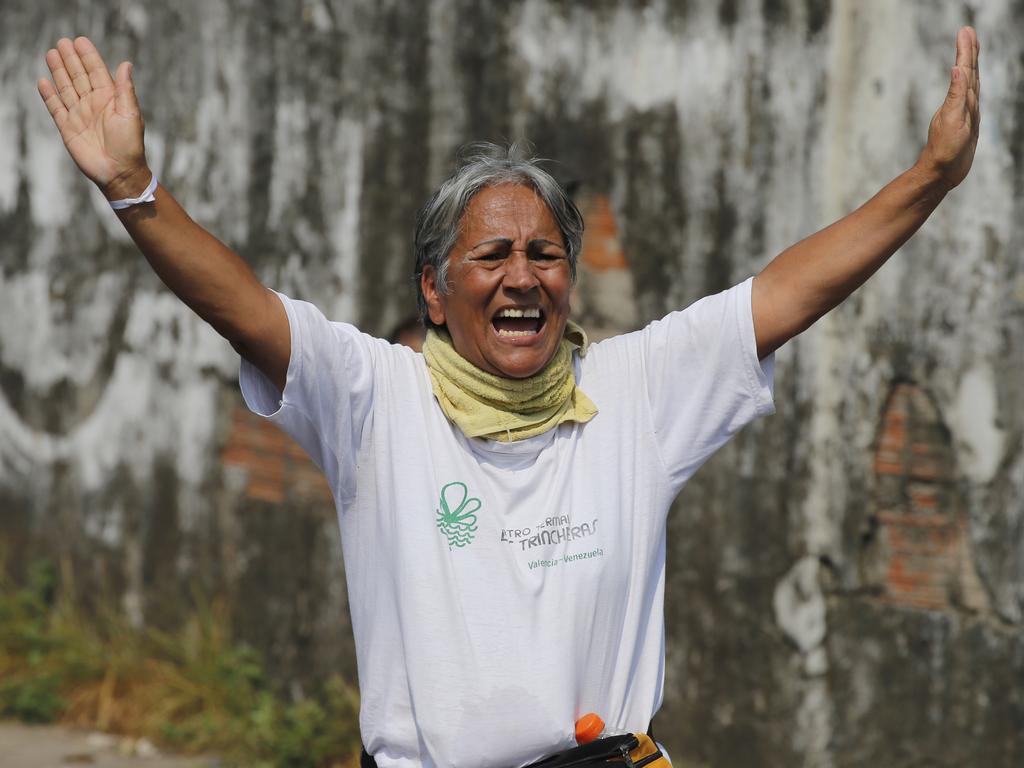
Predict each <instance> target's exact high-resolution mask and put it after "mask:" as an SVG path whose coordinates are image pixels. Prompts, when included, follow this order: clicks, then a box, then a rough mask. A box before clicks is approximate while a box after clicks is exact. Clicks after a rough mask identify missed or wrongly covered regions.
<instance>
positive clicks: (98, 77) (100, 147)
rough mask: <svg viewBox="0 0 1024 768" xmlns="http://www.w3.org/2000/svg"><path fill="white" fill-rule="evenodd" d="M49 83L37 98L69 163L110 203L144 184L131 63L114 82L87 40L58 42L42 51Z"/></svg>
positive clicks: (146, 173) (147, 176) (140, 124)
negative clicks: (46, 112) (48, 117)
mask: <svg viewBox="0 0 1024 768" xmlns="http://www.w3.org/2000/svg"><path fill="white" fill-rule="evenodd" d="M46 64H47V66H49V68H50V75H51V76H52V77H53V82H50V81H49V80H46V79H45V78H44V79H41V80H40V81H39V83H38V87H39V95H40V96H41V97H42V99H43V102H44V103H45V104H46V108H47V109H48V110H49V112H50V116H51V117H52V118H53V122H54V123H55V124H56V125H57V128H58V130H59V131H60V136H61V138H62V139H63V140H64V146H65V147H67V150H68V152H69V153H70V155H71V157H72V159H74V161H75V163H76V164H77V165H78V167H79V168H80V169H81V171H82V173H84V174H85V175H86V176H87V177H88V178H89V179H90V180H92V181H93V182H94V183H95V184H96V185H97V186H98V187H99V188H100V189H101V190H102V191H103V193H104V194H106V195H107V197H108V198H110V199H116V198H121V197H131V196H135V195H138V194H140V193H141V192H142V190H143V189H144V188H145V186H146V184H148V183H149V180H150V178H151V174H150V172H149V169H148V167H147V165H146V154H145V148H144V145H143V138H142V136H143V121H142V114H141V113H140V111H139V102H138V100H137V99H136V98H135V88H134V86H133V85H132V76H131V70H132V65H131V64H130V63H128V62H127V61H125V62H122V63H121V64H120V65H119V66H118V68H117V73H116V74H115V76H114V78H113V79H111V77H110V72H109V71H108V70H107V65H106V64H105V63H104V61H103V58H102V57H101V56H100V54H99V52H98V51H97V50H96V46H94V45H93V44H92V43H91V42H90V41H89V40H88V38H85V37H79V38H76V39H75V41H74V42H72V41H71V40H69V39H67V38H62V39H61V40H59V41H58V42H57V47H56V48H51V49H50V50H49V51H47V53H46Z"/></svg>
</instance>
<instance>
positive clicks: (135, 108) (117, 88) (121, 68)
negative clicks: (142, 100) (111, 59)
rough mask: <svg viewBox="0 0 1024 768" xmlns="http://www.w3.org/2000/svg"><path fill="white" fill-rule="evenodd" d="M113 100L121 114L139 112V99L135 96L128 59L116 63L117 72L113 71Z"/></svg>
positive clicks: (135, 113) (130, 65)
mask: <svg viewBox="0 0 1024 768" xmlns="http://www.w3.org/2000/svg"><path fill="white" fill-rule="evenodd" d="M114 102H115V106H116V107H117V111H118V112H120V113H121V114H123V115H137V114H138V113H139V100H138V99H137V98H136V97H135V84H134V83H132V64H131V62H130V61H122V62H121V63H120V64H118V65H117V72H115V73H114Z"/></svg>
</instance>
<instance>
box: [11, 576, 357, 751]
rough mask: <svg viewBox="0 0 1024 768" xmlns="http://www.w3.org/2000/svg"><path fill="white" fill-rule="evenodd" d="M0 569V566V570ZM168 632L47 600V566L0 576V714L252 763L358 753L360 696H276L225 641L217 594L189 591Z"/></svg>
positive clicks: (336, 687)
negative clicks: (210, 598)
mask: <svg viewBox="0 0 1024 768" xmlns="http://www.w3.org/2000/svg"><path fill="white" fill-rule="evenodd" d="M0 574H2V568H0ZM195 603H196V608H195V611H194V612H193V614H192V615H191V617H190V618H189V619H188V620H187V621H186V622H185V624H184V626H182V627H181V628H180V629H179V630H177V631H175V632H171V633H167V632H157V631H155V630H143V631H140V630H137V629H135V628H133V627H132V626H131V625H130V624H129V623H128V622H127V621H126V619H125V618H124V617H123V616H122V615H120V614H118V613H117V612H115V611H103V612H100V615H99V616H97V617H87V616H85V615H83V614H82V613H81V612H80V611H77V610H75V609H74V608H73V607H72V606H70V605H67V604H65V603H62V602H61V601H60V600H59V599H58V598H57V590H56V577H55V574H54V571H53V569H52V567H50V566H49V565H48V564H47V563H39V564H37V565H35V566H33V568H32V570H31V573H30V575H29V578H28V580H27V585H26V586H25V587H22V588H14V587H13V586H12V585H11V584H10V582H9V581H7V580H5V579H4V577H3V576H2V575H0V716H5V717H14V718H18V719H22V720H27V721H32V722H49V721H54V720H58V719H59V720H64V721H67V722H72V723H75V724H77V725H80V726H84V727H89V728H96V729H99V730H108V731H113V732H117V733H122V734H126V735H132V736H145V737H147V738H149V739H151V740H153V741H155V742H157V743H159V744H163V745H165V746H167V747H169V748H173V749H176V750H179V751H183V752H200V751H205V752H216V753H218V754H221V755H222V756H223V757H224V758H225V759H226V760H227V761H228V762H230V763H235V764H238V765H245V766H258V768H324V767H325V766H335V765H341V764H342V763H347V762H349V761H351V760H352V758H353V757H354V756H355V755H357V754H358V749H359V733H358V723H357V721H358V710H359V702H358V695H357V694H356V692H355V690H354V689H353V688H352V686H350V685H348V684H347V683H345V682H344V681H343V680H342V679H341V678H331V679H330V680H328V681H327V683H326V684H325V685H324V687H323V689H322V690H320V691H317V692H315V695H314V696H313V697H312V698H309V699H305V700H302V701H284V700H282V699H281V698H280V697H279V696H277V695H276V694H275V693H274V691H273V689H272V687H271V685H270V683H269V681H268V679H267V675H266V674H265V671H264V666H263V663H262V660H261V659H260V658H259V655H258V654H257V653H256V652H255V651H254V650H253V649H252V648H249V647H248V646H246V645H244V644H240V643H236V642H234V641H233V640H232V638H231V634H230V631H229V627H230V621H229V615H228V612H227V610H226V608H225V607H224V605H223V604H222V603H218V602H214V603H208V602H207V601H205V600H202V599H196V601H195Z"/></svg>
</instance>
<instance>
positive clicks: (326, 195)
mask: <svg viewBox="0 0 1024 768" xmlns="http://www.w3.org/2000/svg"><path fill="white" fill-rule="evenodd" d="M363 143H364V137H363V126H362V124H361V123H358V122H356V121H354V120H349V119H345V118H342V119H341V120H339V121H338V123H337V128H336V130H335V133H334V137H333V141H332V143H331V146H330V150H329V152H330V157H331V161H332V167H333V168H334V172H333V173H331V174H330V175H328V176H325V177H324V178H323V180H322V185H323V186H322V189H321V191H322V194H323V201H324V218H325V220H326V221H328V222H329V224H328V227H329V229H328V239H329V241H330V244H331V250H332V251H333V258H332V260H331V265H330V266H331V272H332V273H333V274H334V275H335V276H336V278H337V281H338V284H339V286H340V289H339V290H337V291H335V292H334V295H333V297H332V299H331V300H330V304H329V312H328V315H329V316H330V317H331V318H332V319H337V320H346V321H349V322H351V321H353V320H355V318H356V316H357V312H358V306H359V305H358V300H359V297H358V296H357V295H356V287H357V285H358V283H357V280H358V271H359V267H358V263H359V249H360V242H359V201H360V197H361V192H362V185H363Z"/></svg>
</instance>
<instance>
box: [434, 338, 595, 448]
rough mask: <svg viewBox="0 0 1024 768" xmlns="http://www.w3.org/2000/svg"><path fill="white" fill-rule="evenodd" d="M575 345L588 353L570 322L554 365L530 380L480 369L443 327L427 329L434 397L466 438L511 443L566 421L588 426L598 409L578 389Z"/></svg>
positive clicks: (582, 340) (548, 366)
mask: <svg viewBox="0 0 1024 768" xmlns="http://www.w3.org/2000/svg"><path fill="white" fill-rule="evenodd" d="M574 346H578V347H580V354H581V355H583V354H586V348H587V336H586V334H585V333H584V332H583V329H582V328H580V327H579V326H578V325H576V324H575V323H573V322H569V323H567V324H566V327H565V338H563V339H562V342H561V344H559V345H558V351H556V352H555V356H554V357H553V358H552V360H551V362H550V363H548V364H547V365H546V366H545V367H544V369H543V370H541V371H540V372H539V373H536V374H534V375H533V376H531V377H530V378H528V379H509V378H505V377H504V376H495V375H494V374H491V373H487V372H486V371H482V370H480V369H479V368H477V367H476V366H475V365H473V364H472V363H471V362H469V361H468V360H466V359H465V358H464V357H462V355H460V354H459V353H458V352H456V351H455V347H454V346H453V345H452V339H451V336H449V335H448V332H447V331H446V330H443V329H433V328H432V329H430V330H429V331H427V340H426V341H425V342H424V344H423V356H424V358H425V359H426V362H427V371H428V372H429V374H430V381H431V383H432V384H433V388H434V397H436V398H437V402H438V403H439V404H440V406H441V410H443V411H444V413H445V416H447V417H448V418H449V419H450V420H451V421H452V422H453V423H454V424H455V425H456V426H457V427H458V428H459V429H461V430H462V432H463V434H465V435H466V437H485V438H488V439H491V440H500V441H502V442H511V441H513V440H524V439H526V438H527V437H533V436H534V435H540V434H542V433H544V432H547V431H548V430H549V429H552V428H553V427H557V426H558V425H559V424H561V423H562V422H563V421H578V422H580V423H586V422H588V421H590V420H591V419H592V418H594V416H595V415H596V414H597V407H596V406H595V405H594V404H593V403H592V402H591V400H590V398H589V397H587V396H586V395H585V394H583V391H582V390H581V389H580V388H579V387H577V386H576V376H575V374H574V372H573V365H572V350H573V347H574Z"/></svg>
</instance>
